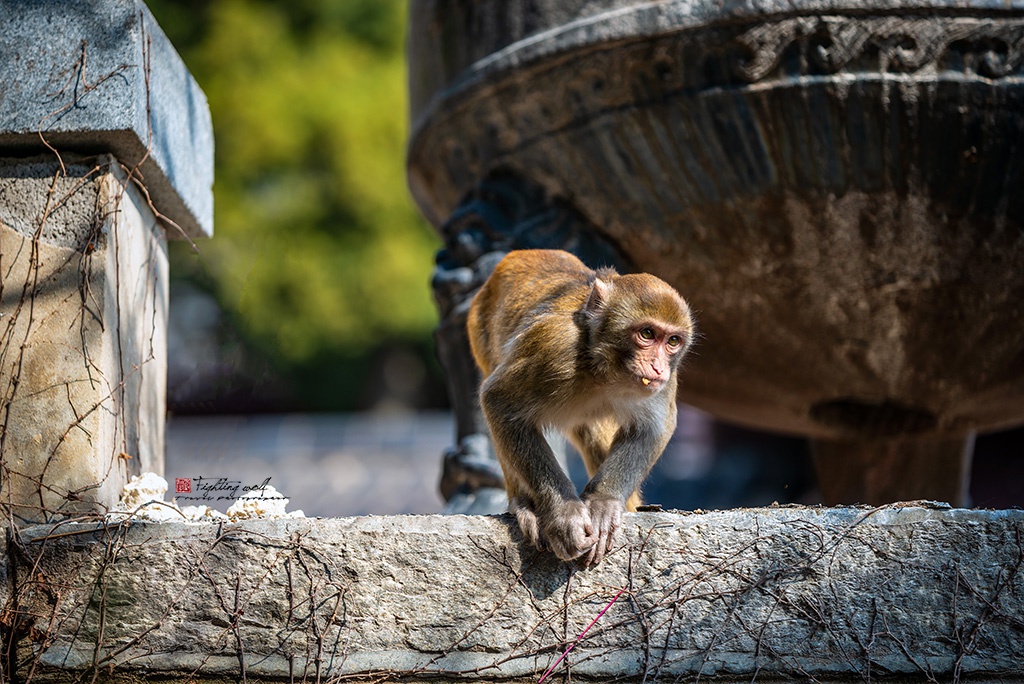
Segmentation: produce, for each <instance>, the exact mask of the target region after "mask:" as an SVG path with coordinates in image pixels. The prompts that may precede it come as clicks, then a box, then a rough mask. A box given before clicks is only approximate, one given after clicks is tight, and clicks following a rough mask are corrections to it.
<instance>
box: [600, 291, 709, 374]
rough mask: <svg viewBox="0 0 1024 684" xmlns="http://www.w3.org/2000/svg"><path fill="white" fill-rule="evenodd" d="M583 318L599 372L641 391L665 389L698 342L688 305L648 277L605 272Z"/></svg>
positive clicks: (676, 294) (674, 292)
mask: <svg viewBox="0 0 1024 684" xmlns="http://www.w3.org/2000/svg"><path fill="white" fill-rule="evenodd" d="M581 314H582V315H581V323H582V325H584V326H585V327H586V328H587V330H588V333H589V334H588V335H587V337H588V338H589V343H590V349H591V352H592V356H591V358H592V361H593V365H594V369H595V371H596V372H597V373H598V374H600V375H602V376H603V377H604V378H606V379H607V381H609V382H612V383H615V384H617V385H622V386H624V387H627V388H630V389H633V390H636V391H638V392H644V393H649V394H654V393H656V392H658V391H659V390H661V389H663V388H664V387H665V386H666V385H667V384H668V383H669V380H670V379H671V378H672V374H673V373H674V372H675V370H676V368H677V367H678V366H679V362H680V361H681V360H682V358H683V357H684V356H685V355H686V351H687V349H689V347H690V342H691V340H692V338H693V320H692V318H691V317H690V307H689V306H687V304H686V300H684V299H683V298H682V297H681V296H680V295H679V293H678V292H676V291H675V289H674V288H673V287H672V286H671V285H669V284H668V283H666V282H665V281H663V280H661V279H660V278H657V277H655V276H652V275H649V274H646V273H639V274H629V275H622V276H620V275H617V274H614V273H611V272H608V271H605V272H601V273H600V274H599V276H598V278H597V279H596V280H595V281H594V285H593V288H592V289H591V292H590V296H589V297H588V299H587V303H586V305H585V306H584V309H583V311H582V312H581Z"/></svg>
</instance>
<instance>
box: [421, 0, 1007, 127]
mask: <svg viewBox="0 0 1024 684" xmlns="http://www.w3.org/2000/svg"><path fill="white" fill-rule="evenodd" d="M541 4H542V5H543V4H544V3H541ZM623 4H625V3H623ZM535 11H538V12H542V13H543V12H547V13H549V14H554V13H553V12H552V11H551V10H550V8H549V9H546V10H538V9H536V8H535ZM824 15H833V16H837V17H843V18H844V19H845V20H846V21H851V22H855V21H857V20H860V19H865V18H872V17H918V18H939V17H945V18H955V17H972V16H973V17H978V18H981V19H988V20H995V19H1000V18H1012V17H1014V16H1024V0H967V2H964V1H963V0H865V1H864V2H857V3H850V2H836V1H834V0H768V1H767V2H759V1H758V0H739V1H738V2H724V3H722V2H704V1H701V0H670V1H668V2H665V1H661V2H637V3H634V4H627V5H626V6H625V7H617V8H615V9H611V10H607V11H604V12H601V13H599V14H595V15H592V16H585V17H580V18H577V19H575V20H573V21H569V22H565V23H562V24H558V25H555V26H553V27H550V28H547V29H545V30H541V31H539V32H536V33H532V34H530V35H525V36H522V37H518V36H512V37H511V39H512V42H510V43H508V44H506V45H503V46H502V47H500V48H499V49H496V50H494V51H493V52H491V53H490V54H488V55H487V56H485V57H483V58H481V59H479V60H477V61H475V62H473V63H472V64H468V65H463V67H464V68H462V70H461V71H460V72H459V73H457V74H454V75H450V77H449V78H448V80H447V82H445V83H440V84H437V87H434V88H433V90H432V91H431V90H430V89H429V88H428V89H427V91H426V93H425V95H424V93H423V89H422V88H419V87H416V85H417V84H413V88H412V90H413V97H412V102H411V113H412V119H413V126H412V130H413V133H414V135H415V133H416V132H418V130H419V129H420V128H421V126H422V122H423V121H425V120H426V119H429V118H431V113H432V112H434V111H435V110H436V109H438V108H439V107H441V106H442V103H444V102H445V101H447V100H450V99H451V98H452V97H453V96H455V95H456V94H459V93H462V92H465V91H467V90H471V89H473V88H475V87H476V86H479V85H481V84H484V83H485V82H486V81H489V80H492V79H494V78H495V77H496V76H497V75H498V74H504V73H507V72H510V71H515V70H517V69H519V68H522V67H525V66H527V65H532V64H534V63H536V62H538V61H541V60H544V59H552V58H554V59H558V58H559V56H561V55H566V54H573V53H578V52H581V51H586V50H589V49H595V48H597V49H599V48H601V47H602V46H608V45H612V44H619V43H629V42H634V41H647V40H651V39H654V38H660V37H663V36H665V35H669V34H673V33H678V32H682V31H691V30H694V29H698V30H699V29H708V28H714V27H719V26H724V25H730V24H748V25H756V24H758V23H770V22H776V21H780V20H785V19H796V18H813V17H818V16H824ZM552 18H553V17H546V19H547V20H550V19H552ZM414 21H415V17H414ZM426 29H427V27H425V26H415V25H414V26H412V27H411V31H412V32H418V31H425V30H426ZM446 37H447V38H454V37H452V36H446ZM460 38H462V39H464V40H473V37H460ZM435 47H437V46H435V45H431V44H430V42H429V39H428V40H427V41H422V42H420V41H416V40H413V41H410V55H409V56H410V59H411V60H415V59H417V57H419V56H420V55H418V54H417V53H418V51H419V50H424V49H430V48H435Z"/></svg>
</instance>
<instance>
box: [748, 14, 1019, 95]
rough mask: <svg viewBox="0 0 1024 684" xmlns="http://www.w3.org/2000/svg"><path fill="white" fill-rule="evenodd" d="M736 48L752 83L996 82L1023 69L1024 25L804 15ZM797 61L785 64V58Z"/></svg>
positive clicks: (759, 30) (758, 30)
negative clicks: (847, 78)
mask: <svg viewBox="0 0 1024 684" xmlns="http://www.w3.org/2000/svg"><path fill="white" fill-rule="evenodd" d="M736 42H737V44H738V45H740V46H742V47H745V48H746V49H748V50H749V51H750V53H751V57H750V58H749V59H747V60H741V61H739V62H738V63H737V65H736V71H737V74H738V75H740V76H742V77H743V78H744V79H745V80H746V81H748V82H751V83H753V82H756V81H761V80H763V79H765V78H771V77H772V76H776V75H778V76H788V75H807V74H812V73H827V74H834V73H838V72H841V71H851V72H859V71H877V72H880V73H916V72H921V71H934V72H938V71H960V72H963V73H965V74H967V75H978V76H982V77H984V78H990V79H999V78H1005V77H1007V76H1010V75H1013V74H1020V72H1021V70H1022V66H1024V23H1022V22H1019V21H986V20H981V19H968V18H958V19H946V20H937V19H935V18H919V19H909V18H906V17H880V18H861V19H851V18H848V17H834V16H826V17H799V18H794V19H787V20H784V21H780V22H777V23H772V24H764V25H761V26H757V27H755V28H752V29H750V30H748V31H746V32H745V33H743V34H742V35H740V36H739V37H738V38H737V39H736ZM787 53H793V54H794V55H795V56H796V57H797V59H795V60H793V61H792V63H791V64H788V65H787V64H785V63H784V62H785V60H784V56H785V55H786V54H787Z"/></svg>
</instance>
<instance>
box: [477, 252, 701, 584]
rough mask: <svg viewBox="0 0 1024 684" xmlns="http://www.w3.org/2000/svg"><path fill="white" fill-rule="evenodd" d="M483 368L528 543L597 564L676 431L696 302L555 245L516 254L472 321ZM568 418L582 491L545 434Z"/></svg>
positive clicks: (500, 451) (484, 393) (498, 448)
mask: <svg viewBox="0 0 1024 684" xmlns="http://www.w3.org/2000/svg"><path fill="white" fill-rule="evenodd" d="M467 328H468V331H469V340H470V346H471V347H472V351H473V357H474V358H475V359H476V362H477V364H478V365H479V366H480V370H481V371H482V372H483V377H484V379H483V382H482V384H481V387H480V402H481V406H482V408H483V412H484V417H485V418H486V419H487V424H488V426H489V427H490V431H491V439H492V441H493V444H494V450H495V453H496V454H497V456H498V460H499V462H500V463H501V468H502V471H503V473H504V475H505V486H506V490H507V492H508V501H509V511H510V512H512V513H514V514H515V516H516V519H517V520H518V522H519V527H520V529H521V530H522V533H523V536H524V537H525V538H526V540H527V541H528V542H529V543H531V544H533V545H534V546H538V547H545V546H546V547H547V548H549V549H550V550H551V551H553V552H554V553H555V555H556V556H558V557H559V558H561V559H562V560H570V559H573V558H578V557H581V556H584V555H586V558H585V559H584V563H585V564H587V565H591V564H595V563H598V562H600V561H601V559H602V558H604V556H605V554H606V553H608V552H609V551H610V550H611V548H612V543H613V542H614V541H615V536H616V533H617V532H618V529H619V526H620V524H621V519H622V511H623V509H625V510H629V511H635V510H636V507H637V506H638V505H639V504H640V495H639V492H638V487H639V486H640V484H641V483H642V482H643V480H644V478H645V477H646V476H647V473H648V472H649V471H650V469H651V467H652V466H653V465H654V463H655V461H657V460H658V457H659V456H661V452H662V451H664V449H665V445H666V444H667V443H668V440H669V438H670V437H671V436H672V432H673V431H674V430H675V427H676V383H677V380H676V369H677V368H678V366H679V362H680V361H681V360H682V358H683V356H684V355H685V354H686V351H687V349H688V348H689V346H690V341H691V339H692V337H693V322H692V321H691V318H690V312H689V307H688V306H687V304H686V302H685V301H684V300H683V298H682V297H681V296H680V295H679V293H678V292H676V291H675V290H674V289H673V288H672V287H671V286H670V285H668V284H667V283H665V282H664V281H662V280H660V279H659V278H656V277H654V276H652V275H648V274H631V275H619V274H617V273H616V272H615V271H614V270H612V269H610V268H606V269H601V270H599V271H592V270H591V269H589V268H587V267H586V266H585V265H584V264H583V262H581V261H580V260H579V259H577V258H576V257H574V256H573V255H571V254H569V253H568V252H562V251H557V250H523V251H514V252H510V253H509V254H508V255H507V256H506V257H505V258H504V259H503V260H502V261H501V262H500V263H499V264H498V265H497V266H496V267H495V269H494V272H493V273H492V274H491V276H490V278H488V280H487V282H485V283H484V285H483V287H481V288H480V291H479V292H478V293H477V294H476V296H475V297H474V298H473V302H472V304H471V306H470V310H469V318H468V321H467ZM549 427H550V428H557V429H559V430H560V431H561V432H563V433H564V434H565V436H566V437H567V438H568V439H569V441H570V442H571V443H572V444H573V446H575V447H576V449H577V450H578V451H579V452H580V454H581V455H582V456H583V460H584V462H585V463H586V466H587V472H588V473H589V475H590V482H588V483H587V486H586V488H585V489H584V490H583V493H582V495H577V492H576V488H575V487H574V486H573V484H572V482H571V481H570V480H569V477H568V476H567V475H566V473H565V472H564V471H563V470H562V468H561V467H560V466H559V464H558V462H557V461H556V460H555V457H554V454H553V453H552V452H551V448H550V447H549V446H548V444H547V442H546V440H545V439H544V436H543V431H544V429H545V428H549Z"/></svg>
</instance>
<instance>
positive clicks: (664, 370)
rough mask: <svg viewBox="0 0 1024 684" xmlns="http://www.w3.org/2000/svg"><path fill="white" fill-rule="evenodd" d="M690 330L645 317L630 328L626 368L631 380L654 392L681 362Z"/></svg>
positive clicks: (665, 381)
mask: <svg viewBox="0 0 1024 684" xmlns="http://www.w3.org/2000/svg"><path fill="white" fill-rule="evenodd" d="M688 342H689V331H688V330H686V329H683V328H680V327H677V326H673V325H668V324H665V323H661V322H658V321H644V322H642V323H640V324H639V325H636V326H634V327H633V328H632V329H631V330H630V335H629V342H628V344H629V346H630V347H631V349H630V353H628V354H627V355H626V356H625V358H626V359H627V363H626V370H627V372H628V375H629V376H630V380H632V381H633V382H635V383H637V384H638V385H639V386H641V387H643V388H645V389H646V390H647V391H649V392H651V393H652V394H653V393H655V392H657V391H659V390H660V389H662V388H663V387H664V386H665V385H666V384H667V383H668V381H669V379H670V378H671V377H672V373H673V372H674V371H675V369H676V367H677V366H678V365H679V361H680V360H681V359H682V357H683V354H684V353H685V351H686V347H687V345H688Z"/></svg>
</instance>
